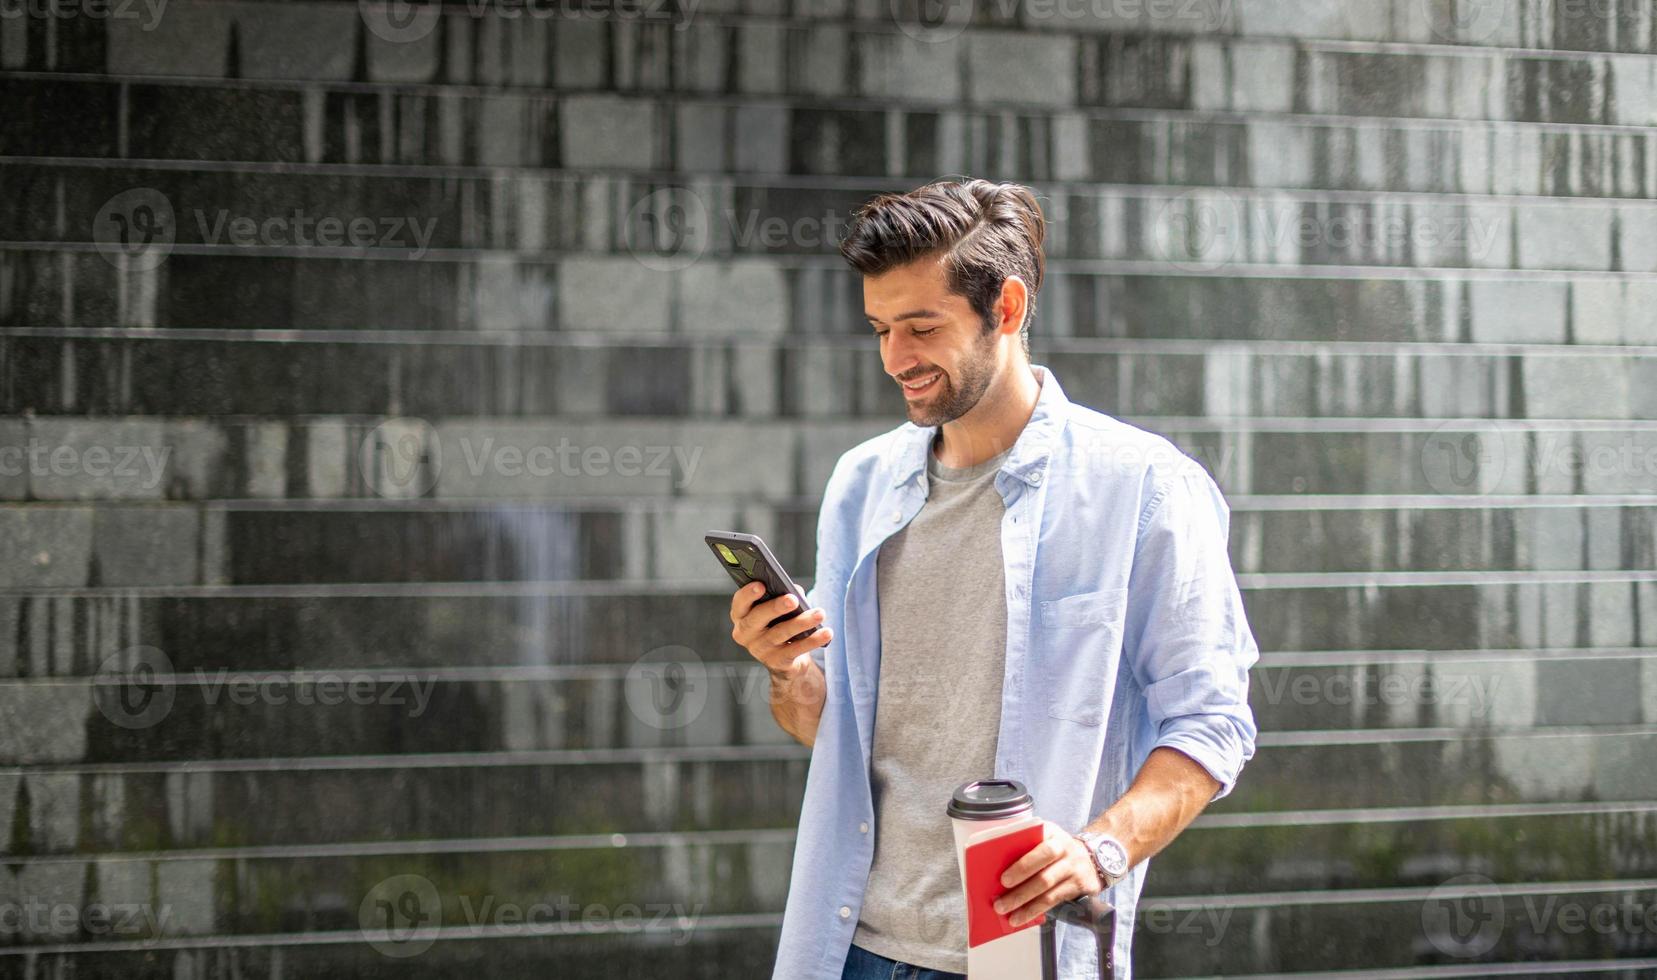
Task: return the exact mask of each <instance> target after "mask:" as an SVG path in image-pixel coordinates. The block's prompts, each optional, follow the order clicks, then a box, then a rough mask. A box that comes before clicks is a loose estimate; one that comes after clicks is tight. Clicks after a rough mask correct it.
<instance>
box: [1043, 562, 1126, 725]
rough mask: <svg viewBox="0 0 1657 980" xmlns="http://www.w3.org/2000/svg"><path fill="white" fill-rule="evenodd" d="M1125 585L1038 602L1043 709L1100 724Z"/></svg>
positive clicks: (1116, 655)
mask: <svg viewBox="0 0 1657 980" xmlns="http://www.w3.org/2000/svg"><path fill="white" fill-rule="evenodd" d="M1127 609H1128V590H1127V589H1101V590H1099V591H1098V592H1082V593H1079V594H1077V595H1071V596H1065V597H1064V598H1062V599H1051V600H1047V601H1044V602H1042V603H1041V633H1042V636H1041V653H1042V656H1041V657H1040V658H1039V659H1038V661H1037V662H1038V666H1039V670H1040V675H1039V676H1038V677H1036V678H1035V683H1036V684H1038V685H1041V686H1043V687H1045V688H1046V690H1047V713H1048V714H1050V715H1052V716H1053V717H1054V718H1062V719H1064V720H1066V721H1073V722H1077V723H1078V724H1082V725H1101V724H1103V723H1104V720H1105V702H1106V700H1107V698H1108V695H1109V692H1110V685H1111V682H1112V679H1113V678H1114V677H1115V674H1116V670H1115V668H1116V664H1117V661H1118V660H1119V659H1120V658H1121V655H1122V624H1123V620H1124V619H1125V618H1126V616H1127Z"/></svg>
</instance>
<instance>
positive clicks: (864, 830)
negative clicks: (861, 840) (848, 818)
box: [857, 823, 869, 834]
mask: <svg viewBox="0 0 1657 980" xmlns="http://www.w3.org/2000/svg"><path fill="white" fill-rule="evenodd" d="M857 832H858V833H860V834H866V833H868V832H869V825H868V824H866V823H860V824H858V825H857Z"/></svg>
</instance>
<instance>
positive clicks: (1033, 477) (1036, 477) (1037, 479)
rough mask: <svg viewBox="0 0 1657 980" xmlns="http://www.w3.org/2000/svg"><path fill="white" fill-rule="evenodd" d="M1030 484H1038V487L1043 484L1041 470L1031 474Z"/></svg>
mask: <svg viewBox="0 0 1657 980" xmlns="http://www.w3.org/2000/svg"><path fill="white" fill-rule="evenodd" d="M1030 482H1031V483H1034V484H1037V485H1040V483H1041V471H1040V470H1037V471H1036V472H1034V473H1031V474H1030Z"/></svg>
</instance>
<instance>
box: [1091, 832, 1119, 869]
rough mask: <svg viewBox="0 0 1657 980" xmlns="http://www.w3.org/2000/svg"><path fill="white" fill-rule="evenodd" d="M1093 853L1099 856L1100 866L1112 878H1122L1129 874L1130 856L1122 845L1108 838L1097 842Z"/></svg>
mask: <svg viewBox="0 0 1657 980" xmlns="http://www.w3.org/2000/svg"><path fill="white" fill-rule="evenodd" d="M1093 853H1095V854H1097V855H1098V856H1099V865H1100V867H1102V868H1104V869H1105V872H1106V873H1107V874H1109V875H1110V876H1111V877H1112V878H1120V877H1122V876H1123V875H1125V874H1127V873H1128V855H1127V853H1126V852H1124V851H1123V850H1122V845H1121V844H1118V843H1117V842H1116V841H1113V840H1111V839H1110V838H1108V837H1106V838H1103V839H1101V840H1098V841H1095V842H1094V844H1093Z"/></svg>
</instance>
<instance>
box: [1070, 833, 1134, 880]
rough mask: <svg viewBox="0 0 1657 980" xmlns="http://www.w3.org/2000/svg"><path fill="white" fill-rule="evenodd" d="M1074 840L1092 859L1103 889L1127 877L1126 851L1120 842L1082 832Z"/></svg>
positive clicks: (1107, 836)
mask: <svg viewBox="0 0 1657 980" xmlns="http://www.w3.org/2000/svg"><path fill="white" fill-rule="evenodd" d="M1076 839H1077V840H1079V841H1081V842H1082V846H1083V847H1085V848H1087V853H1088V855H1089V856H1090V857H1092V858H1093V869H1094V870H1095V871H1097V872H1099V880H1100V881H1102V882H1104V883H1105V887H1106V888H1109V887H1110V886H1112V885H1114V884H1116V883H1117V882H1119V881H1121V880H1122V879H1123V878H1126V877H1127V876H1128V849H1127V848H1125V847H1123V846H1122V842H1121V841H1119V840H1117V839H1116V838H1114V837H1112V836H1110V835H1109V834H1099V833H1094V832H1093V831H1091V830H1084V831H1082V832H1081V833H1079V834H1077V835H1076Z"/></svg>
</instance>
